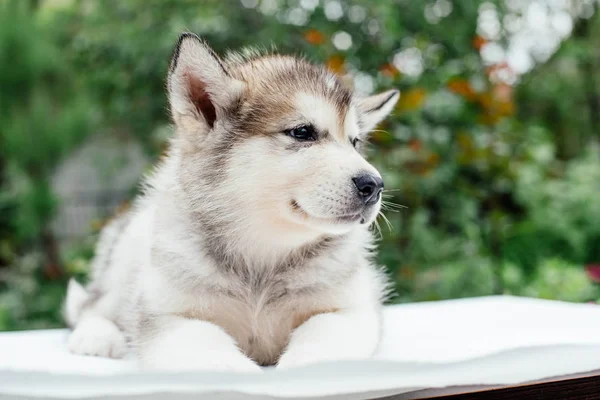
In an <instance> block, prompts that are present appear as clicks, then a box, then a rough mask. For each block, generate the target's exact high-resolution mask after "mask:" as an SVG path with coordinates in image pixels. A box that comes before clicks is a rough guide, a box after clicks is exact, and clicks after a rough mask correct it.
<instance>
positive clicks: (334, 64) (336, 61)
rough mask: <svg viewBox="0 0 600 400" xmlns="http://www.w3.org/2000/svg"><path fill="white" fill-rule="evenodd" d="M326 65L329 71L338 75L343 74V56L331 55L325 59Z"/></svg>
mask: <svg viewBox="0 0 600 400" xmlns="http://www.w3.org/2000/svg"><path fill="white" fill-rule="evenodd" d="M326 65H327V68H328V69H329V70H330V71H332V72H334V73H336V74H338V75H343V74H344V57H342V56H340V55H335V56H331V57H329V60H327V62H326Z"/></svg>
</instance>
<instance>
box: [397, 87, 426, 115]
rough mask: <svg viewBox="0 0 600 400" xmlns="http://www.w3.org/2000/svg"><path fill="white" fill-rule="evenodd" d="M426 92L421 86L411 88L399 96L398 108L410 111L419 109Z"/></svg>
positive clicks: (423, 101)
mask: <svg viewBox="0 0 600 400" xmlns="http://www.w3.org/2000/svg"><path fill="white" fill-rule="evenodd" d="M426 96H427V92H425V89H423V88H416V89H411V90H409V91H408V92H406V93H405V94H404V95H403V96H401V97H400V101H399V102H398V109H399V110H402V111H412V110H417V109H419V108H420V107H421V106H422V105H423V103H425V97H426Z"/></svg>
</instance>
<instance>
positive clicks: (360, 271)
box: [65, 33, 400, 372]
mask: <svg viewBox="0 0 600 400" xmlns="http://www.w3.org/2000/svg"><path fill="white" fill-rule="evenodd" d="M167 82H168V83H167V87H168V96H169V102H170V108H171V113H172V119H173V122H174V125H175V134H174V136H173V138H172V139H171V143H170V150H169V153H168V155H167V156H166V157H165V158H164V159H163V160H162V162H161V164H160V165H159V166H158V167H157V168H156V170H155V171H154V173H153V174H152V176H151V177H150V178H149V179H147V181H146V185H145V192H144V194H143V195H142V196H140V197H139V198H138V199H137V200H136V202H135V206H134V207H133V208H132V210H131V211H130V212H128V213H126V214H124V215H121V216H119V217H117V218H116V219H114V220H113V221H112V222H111V223H110V224H109V225H107V226H106V228H105V229H104V230H103V232H102V234H101V237H100V240H99V243H98V247H97V252H96V257H95V259H94V260H93V265H92V279H91V283H90V284H89V285H88V286H87V287H86V288H85V289H84V288H83V287H82V286H80V285H79V284H78V283H76V282H74V281H72V282H71V283H70V284H69V290H68V294H67V300H66V305H65V311H66V319H67V322H68V323H69V324H70V326H71V327H72V328H73V331H72V333H71V335H70V337H69V342H68V345H69V349H70V350H71V351H72V352H73V353H77V354H87V355H95V356H107V357H115V358H118V357H121V356H123V355H124V354H125V352H126V351H127V348H128V346H131V347H132V348H133V349H134V351H135V354H136V355H137V357H138V359H139V362H140V365H141V367H143V368H149V369H161V370H176V371H179V370H230V371H241V372H250V371H260V367H259V366H266V365H276V366H277V367H278V368H289V367H295V366H300V365H305V364H310V363H315V362H319V361H331V360H343V359H361V358H366V357H369V356H370V355H371V354H372V353H373V352H374V351H375V349H376V347H377V344H378V340H379V337H380V329H381V321H380V319H381V315H380V314H381V303H382V299H383V297H384V296H385V294H386V288H387V282H386V279H385V276H384V274H383V273H382V272H381V271H380V270H379V269H378V268H377V267H376V266H375V265H374V264H373V261H372V255H373V249H374V246H373V238H372V234H371V232H370V230H369V227H370V225H371V224H372V223H373V222H374V220H375V218H376V217H377V214H378V212H379V210H380V205H381V193H382V191H383V181H382V179H381V176H380V174H379V173H378V171H377V170H376V169H375V168H374V167H373V166H372V165H371V164H369V163H368V162H367V161H366V160H365V159H364V157H363V156H362V154H361V147H362V145H363V143H364V142H365V141H366V140H367V134H368V132H369V131H370V130H371V129H372V128H374V127H375V125H376V124H377V123H378V122H380V121H381V120H382V119H383V118H384V117H385V116H386V115H387V114H388V113H389V112H390V111H391V110H392V108H393V107H394V104H395V103H396V101H397V100H398V98H399V96H400V94H399V92H398V91H397V90H390V91H387V92H384V93H381V94H377V95H373V96H371V97H365V98H361V97H358V96H356V95H355V94H354V93H352V91H350V90H349V89H347V88H346V87H345V86H344V85H343V84H342V83H341V82H340V81H339V80H338V78H337V77H336V76H335V75H334V74H332V73H331V72H328V71H327V70H326V69H325V68H323V67H322V66H317V65H313V64H311V63H309V62H307V61H305V60H303V59H299V58H294V57H290V56H282V55H273V54H260V53H257V52H253V51H245V52H242V53H239V54H232V55H229V56H227V57H226V58H220V57H219V56H218V55H217V54H215V52H214V51H212V50H211V49H210V47H209V46H208V45H207V44H206V43H205V42H204V41H203V40H201V39H200V38H199V37H197V36H196V35H193V34H189V33H185V34H183V35H181V37H180V38H179V41H178V43H177V45H176V48H175V51H174V55H173V58H172V61H171V65H170V70H169V74H168V79H167Z"/></svg>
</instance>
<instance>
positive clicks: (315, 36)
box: [304, 29, 325, 46]
mask: <svg viewBox="0 0 600 400" xmlns="http://www.w3.org/2000/svg"><path fill="white" fill-rule="evenodd" d="M304 39H305V40H306V41H307V42H308V43H310V44H313V45H315V46H316V45H319V44H323V42H325V35H323V34H322V33H321V32H319V31H318V30H316V29H310V30H308V31H306V32H305V33H304Z"/></svg>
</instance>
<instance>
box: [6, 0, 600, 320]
mask: <svg viewBox="0 0 600 400" xmlns="http://www.w3.org/2000/svg"><path fill="white" fill-rule="evenodd" d="M34 3H36V2H34ZM34 3H30V4H34ZM37 3H38V6H37V7H36V6H30V7H29V8H28V7H27V6H24V5H23V4H27V3H20V2H16V1H13V2H8V3H6V4H8V5H9V6H5V9H2V15H0V46H2V47H0V61H2V62H3V64H2V65H6V66H8V68H6V73H5V72H4V69H3V71H2V73H1V74H0V86H2V88H3V90H2V93H0V119H1V120H2V124H1V125H0V126H2V137H1V139H0V140H2V142H1V144H2V149H3V151H2V154H1V155H0V173H1V176H2V181H1V182H0V184H1V185H2V188H3V190H2V192H0V211H1V212H2V214H0V224H1V225H0V260H1V261H0V262H1V263H3V264H4V265H11V268H10V269H11V270H13V269H15V270H19V268H20V269H21V270H25V269H26V268H30V270H31V271H38V270H39V262H40V261H39V260H38V261H36V260H35V259H32V258H31V257H27V258H26V262H25V261H24V260H22V258H23V257H16V254H21V255H25V254H27V255H28V256H29V255H31V254H35V253H31V252H30V251H25V250H27V249H30V248H31V246H30V243H40V242H43V240H42V238H44V237H45V236H44V235H43V233H44V229H45V226H47V221H48V219H49V218H50V217H51V216H52V211H53V204H52V196H51V193H50V189H49V187H48V184H47V180H46V179H47V177H48V174H49V173H50V172H51V171H52V169H53V167H54V166H55V165H56V162H57V161H58V160H59V159H60V158H61V157H62V156H63V155H64V154H66V153H67V152H68V151H69V150H70V149H72V148H73V146H74V145H75V144H76V143H77V142H78V141H79V140H80V139H81V138H82V137H83V136H84V135H85V134H86V133H87V132H89V125H88V124H89V123H90V121H91V118H90V117H94V118H92V119H93V120H96V119H99V120H101V121H102V126H103V131H104V132H107V134H114V135H118V136H120V135H128V136H133V137H135V138H137V139H138V140H139V141H140V142H141V143H143V144H144V146H145V149H146V150H147V152H148V153H149V154H150V155H153V156H158V155H159V154H160V153H161V152H162V151H163V149H164V146H165V144H166V142H167V138H168V137H169V135H170V134H171V128H170V123H169V120H168V113H167V109H166V96H165V94H164V82H165V81H164V79H165V74H166V70H167V67H168V62H169V58H170V54H171V51H172V48H173V44H174V43H175V41H176V39H177V37H178V35H179V34H180V33H181V32H182V31H193V32H196V33H198V34H199V35H201V36H203V37H205V38H206V39H207V40H208V41H209V42H210V43H211V45H212V46H213V47H214V48H215V49H216V50H217V51H218V52H220V53H224V52H225V51H227V49H238V48H240V47H243V46H247V45H254V46H262V47H266V48H270V47H271V46H272V45H276V46H277V48H278V49H279V50H280V51H282V52H288V53H289V52H294V53H301V54H304V55H305V56H306V57H308V58H310V59H312V60H314V61H316V62H323V63H325V65H326V66H327V67H328V68H330V69H331V70H332V71H334V72H335V73H337V74H339V75H340V76H342V77H343V78H344V79H346V80H348V78H347V76H346V75H351V76H353V79H352V80H350V81H351V82H352V84H354V86H355V88H356V90H357V91H358V92H359V93H365V94H366V93H370V92H372V91H376V90H384V89H387V88H390V87H398V88H400V89H401V90H402V92H403V94H402V98H401V100H400V101H399V103H398V106H397V109H396V110H395V113H394V115H393V116H392V117H391V118H390V119H389V120H388V121H386V122H385V123H383V124H382V125H381V126H380V127H379V129H378V130H376V131H374V132H373V133H372V138H371V139H372V140H371V143H372V146H371V147H370V149H369V153H370V154H369V156H370V158H371V159H372V160H373V161H374V163H375V164H376V165H377V166H378V167H379V169H380V170H381V171H382V173H383V175H384V178H385V180H386V187H387V188H393V189H390V190H388V191H386V192H385V196H384V197H385V199H384V200H385V201H386V204H385V205H384V208H386V209H388V213H387V218H388V219H389V220H390V222H391V224H392V225H393V229H389V230H388V229H386V226H385V225H384V224H385V221H380V224H382V229H381V240H380V252H379V261H380V262H381V263H382V264H384V265H385V266H386V267H387V270H388V272H389V274H390V276H391V278H392V280H393V281H394V282H395V285H396V294H397V296H396V297H395V300H394V301H411V300H435V299H441V298H449V297H464V296H473V295H485V294H491V293H515V294H525V295H537V296H543V297H549V298H557V299H568V300H572V301H585V300H593V299H598V298H600V291H599V289H598V285H594V284H593V283H592V281H591V280H590V279H588V277H587V276H586V272H585V269H584V268H583V266H584V264H589V265H592V264H598V263H600V253H599V252H600V233H599V231H598V227H600V212H599V210H598V207H597V205H596V203H597V202H593V201H592V200H591V199H592V198H593V197H594V196H597V194H598V193H599V191H598V189H599V188H598V181H599V179H600V177H599V176H598V171H599V170H600V156H599V151H598V149H597V148H596V147H595V143H597V138H598V122H599V121H598V118H599V117H598V116H599V115H600V113H599V112H598V107H599V106H598V99H599V98H600V97H599V94H600V88H599V87H598V84H597V80H598V79H599V78H598V76H597V74H598V72H597V71H599V69H598V66H599V65H598V62H599V60H600V58H599V57H598V48H599V47H598V38H599V37H600V35H599V34H598V29H600V14H599V13H597V12H596V13H594V11H595V10H594V9H592V12H591V13H590V12H587V11H586V13H580V14H577V13H573V14H572V16H569V15H570V14H569V15H567V18H568V20H569V21H572V22H573V24H574V25H573V34H572V36H571V37H569V38H567V39H565V40H563V41H562V43H561V44H560V47H559V50H558V51H557V52H556V53H555V54H554V55H553V56H552V57H551V58H550V59H549V60H548V61H547V62H545V63H544V62H542V61H540V62H538V64H537V65H534V67H533V68H532V69H531V70H530V71H529V72H528V73H527V74H526V75H524V76H521V77H517V76H515V73H514V71H512V70H511V68H510V66H509V65H507V63H506V62H504V61H494V60H492V61H490V59H486V58H485V57H483V55H484V54H487V53H489V52H490V51H491V50H490V49H492V50H494V48H496V50H497V49H498V48H500V49H502V48H503V47H502V46H505V47H506V46H507V45H508V44H510V42H511V41H512V40H513V38H512V37H511V36H510V32H509V31H510V30H509V29H508V24H509V22H510V21H513V22H514V21H515V20H518V19H519V18H522V17H523V15H518V12H517V11H515V10H514V9H513V8H514V7H516V6H519V7H521V8H520V9H521V11H522V12H526V11H527V10H528V9H529V7H530V6H527V7H524V6H523V4H524V2H515V1H512V2H508V1H504V0H487V1H486V0H454V1H450V0H423V1H420V2H416V1H410V0H394V1H376V2H375V1H371V0H347V1H341V0H320V1H319V0H241V1H238V0H205V1H201V2H198V1H186V0H161V1H159V0H128V1H118V0H104V1H102V2H99V1H95V0H78V1H72V2H70V3H69V2H66V5H62V6H59V5H57V4H64V2H55V1H50V0H46V1H44V0H40V1H39V2H37ZM535 3H536V4H537V3H540V2H535ZM588 3H589V4H592V5H593V4H594V3H592V2H590V1H589V0H570V1H569V2H568V4H569V5H570V7H571V8H572V9H576V8H577V7H579V8H581V7H583V6H582V5H585V4H588ZM0 4H2V3H0ZM531 4H533V3H531ZM540 4H541V3H540ZM548 4H549V3H548ZM31 7H33V9H36V11H33V9H32V8H31ZM511 7H512V8H511ZM594 7H597V6H594ZM571 8H569V9H571ZM523 10H525V11H523ZM588 11H589V10H588ZM490 15H491V17H492V22H491V26H493V27H494V29H495V33H494V34H493V35H491V34H489V32H488V33H486V32H485V31H484V30H482V25H481V21H482V20H484V19H486V18H488V19H489V18H490ZM563 17H564V14H563ZM513 25H514V24H513ZM567 36H568V35H567ZM17 50H18V51H17ZM59 53H60V54H59ZM59 56H60V57H59ZM5 88H6V89H5ZM90 98H91V99H94V103H93V105H92V104H90V100H89V99H90ZM4 149H6V151H5V150H4ZM4 188H9V189H10V190H4ZM398 204H402V205H405V206H407V207H408V208H405V209H402V208H400V207H399V205H398ZM90 244H91V243H88V242H86V243H85V246H82V247H81V248H78V249H73V250H72V251H67V252H64V253H63V254H62V257H63V258H64V259H65V260H66V261H67V265H68V272H69V273H73V272H77V273H81V272H85V270H86V265H87V260H88V259H89V257H90V256H91V254H92V251H91V250H90ZM47 248H48V251H47V252H46V254H47V256H46V259H48V258H52V257H48V256H51V255H52V252H51V251H49V249H51V248H52V247H51V246H47ZM7 249H8V250H7ZM18 265H22V267H18ZM25 265H27V267H25ZM46 265H47V263H46ZM13 266H14V267H13ZM4 270H7V268H4ZM27 271H29V270H27ZM588 271H595V269H593V268H591V267H588ZM5 275H6V274H4V275H3V276H5ZM10 276H15V275H14V274H10ZM19 276H20V277H22V278H23V280H22V281H19V282H18V283H14V282H13V283H12V287H11V290H9V291H8V292H7V293H8V294H7V295H6V296H9V297H10V296H12V297H10V299H11V300H9V301H4V303H3V302H2V299H6V298H7V297H6V296H5V297H2V296H4V295H2V296H0V329H2V316H1V315H2V311H1V309H2V307H4V309H5V310H10V313H12V314H11V315H16V314H15V313H16V311H15V310H19V309H20V308H19V307H20V304H21V303H20V302H21V300H22V299H19V300H15V297H14V293H22V292H25V291H24V290H21V289H14V288H15V287H30V286H31V287H36V288H40V287H42V288H44V289H43V294H44V296H47V298H51V299H52V300H46V301H47V303H48V304H50V305H49V306H48V307H46V308H44V309H43V310H44V311H39V312H38V313H37V314H35V315H36V317H37V316H39V317H40V320H43V321H45V323H46V324H47V323H55V322H56V321H57V319H56V311H55V310H54V309H51V308H52V307H56V304H58V301H59V300H56V299H59V296H58V295H57V293H58V294H60V293H61V292H60V290H58V291H52V289H51V286H45V285H47V284H46V281H45V279H47V278H43V277H41V276H37V275H36V278H35V279H33V278H31V276H33V273H29V272H27V273H22V274H20V275H19ZM0 279H1V278H0ZM5 282H6V280H5ZM5 285H6V284H5ZM28 285H29V286H28ZM46 287H48V289H45V288H46ZM27 290H28V292H27V293H29V294H31V293H34V291H32V290H31V289H27ZM36 290H38V289H36ZM44 296H38V297H40V298H46V297H44ZM8 302H10V305H8V306H7V305H4V306H3V304H8ZM23 302H24V304H30V303H28V302H27V301H25V300H23ZM27 307H29V309H31V307H30V306H26V308H27ZM36 307H37V306H36ZM39 310H42V308H39ZM19 312H20V313H21V314H19V315H20V316H21V317H19V318H21V319H20V320H19V321H18V322H14V321H15V318H13V317H11V318H13V319H12V320H11V321H12V322H10V324H9V327H11V328H15V327H23V326H31V324H34V325H35V323H32V322H31V320H32V317H31V315H32V314H31V313H30V312H28V311H27V312H26V311H22V310H21V311H19ZM26 319H28V320H26Z"/></svg>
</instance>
